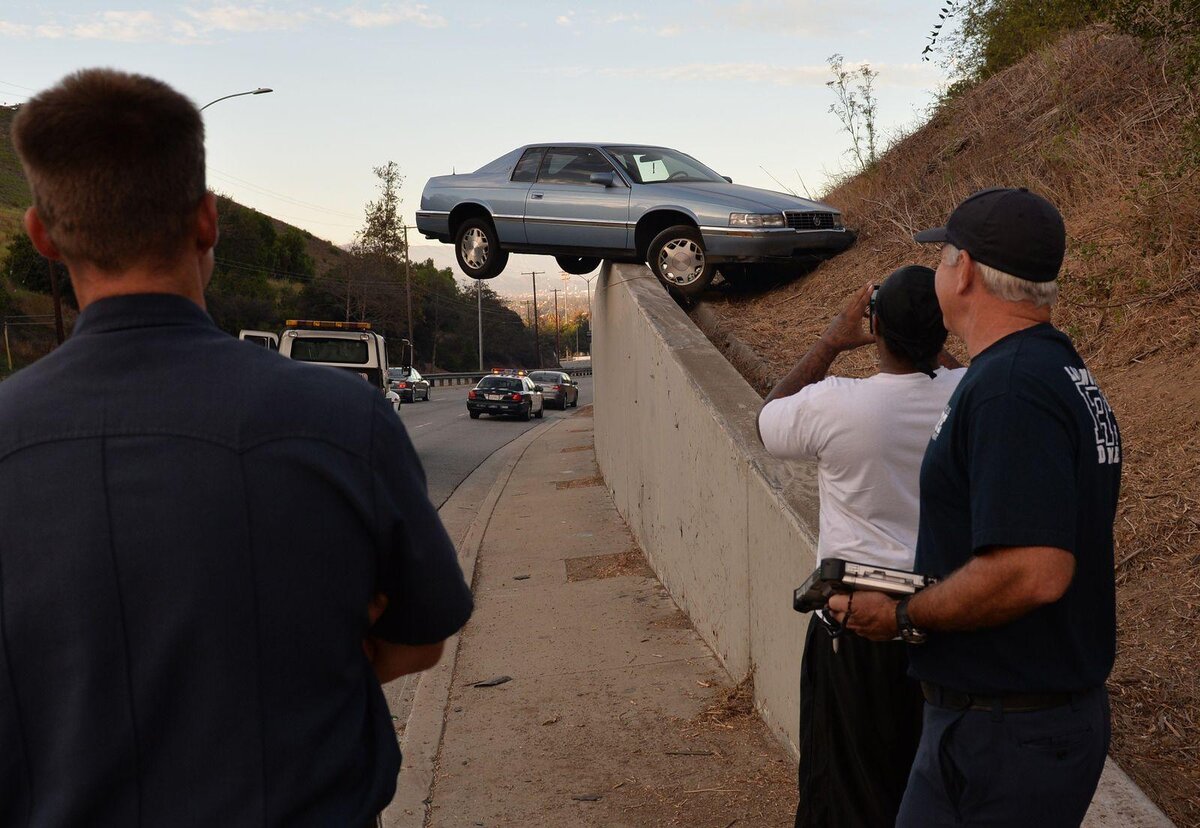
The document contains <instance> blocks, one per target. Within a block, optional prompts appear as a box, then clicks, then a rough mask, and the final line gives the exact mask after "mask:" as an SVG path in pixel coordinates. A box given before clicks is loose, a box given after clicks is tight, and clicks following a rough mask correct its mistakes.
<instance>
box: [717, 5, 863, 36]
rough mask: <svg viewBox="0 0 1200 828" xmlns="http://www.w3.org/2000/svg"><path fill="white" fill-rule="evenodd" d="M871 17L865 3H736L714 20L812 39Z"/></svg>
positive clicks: (844, 28) (745, 27) (720, 11)
mask: <svg viewBox="0 0 1200 828" xmlns="http://www.w3.org/2000/svg"><path fill="white" fill-rule="evenodd" d="M872 9H874V12H872ZM872 13H874V14H876V15H877V14H878V4H877V3H874V4H873V3H871V2H869V0H841V2H838V3H828V2H824V0H738V2H737V3H734V4H733V5H732V6H729V7H726V8H720V9H718V10H717V11H716V16H717V17H718V18H719V19H720V20H721V22H722V23H723V24H733V25H735V26H738V27H740V28H744V29H755V30H757V31H764V32H770V33H771V34H791V35H803V36H812V35H822V34H830V33H832V32H843V31H846V30H848V29H850V28H852V26H853V23H854V22H855V21H861V20H862V19H864V18H868V16H869V15H870V14H872ZM868 19H869V18H868Z"/></svg>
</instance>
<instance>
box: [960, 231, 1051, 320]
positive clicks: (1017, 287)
mask: <svg viewBox="0 0 1200 828" xmlns="http://www.w3.org/2000/svg"><path fill="white" fill-rule="evenodd" d="M942 251H943V252H942V256H943V257H944V261H945V262H946V264H948V265H956V264H958V256H959V253H960V252H962V251H960V250H959V249H958V248H957V247H955V246H954V245H952V244H947V245H945V247H943V248H942ZM973 264H974V265H975V267H976V268H977V269H978V270H979V275H980V276H981V277H982V278H983V284H984V285H985V286H986V287H987V289H988V292H989V293H991V294H992V295H993V296H995V297H997V298H999V299H1003V300H1004V301H1006V302H1032V303H1033V306H1034V307H1035V308H1040V307H1042V306H1045V307H1048V308H1049V307H1053V306H1054V303H1055V302H1057V301H1058V280H1054V281H1050V282H1031V281H1029V280H1028V279H1021V278H1018V277H1016V276H1010V275H1009V274H1007V273H1005V272H1004V271H1002V270H997V269H996V268H994V267H992V266H991V265H985V264H984V263H983V262H973Z"/></svg>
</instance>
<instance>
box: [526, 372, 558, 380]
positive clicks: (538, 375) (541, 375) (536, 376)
mask: <svg viewBox="0 0 1200 828" xmlns="http://www.w3.org/2000/svg"><path fill="white" fill-rule="evenodd" d="M529 378H530V379H531V380H533V381H534V382H549V383H556V382H561V381H562V376H561V375H560V374H555V373H552V372H550V371H534V372H533V373H532V374H530V375H529Z"/></svg>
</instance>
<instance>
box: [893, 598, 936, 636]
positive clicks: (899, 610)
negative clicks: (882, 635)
mask: <svg viewBox="0 0 1200 828" xmlns="http://www.w3.org/2000/svg"><path fill="white" fill-rule="evenodd" d="M910 598H912V596H911V595H905V596H904V597H903V598H901V599H900V600H899V601H897V602H896V628H897V629H898V630H899V631H900V638H901V640H902V641H904V642H905V643H906V644H924V643H925V639H926V638H928V636H927V635H926V634H925V631H924V630H919V629H917V628H916V627H914V626H913V622H912V619H911V618H909V617H908V601H909V599H910Z"/></svg>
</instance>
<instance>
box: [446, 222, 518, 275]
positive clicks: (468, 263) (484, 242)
mask: <svg viewBox="0 0 1200 828" xmlns="http://www.w3.org/2000/svg"><path fill="white" fill-rule="evenodd" d="M454 253H455V255H456V256H457V257H458V266H459V267H461V268H462V271H463V273H465V274H467V275H468V276H470V277H471V278H472V279H491V278H492V277H494V276H499V275H500V273H501V272H502V271H503V270H504V266H505V265H506V264H508V251H507V250H501V249H500V237H499V236H497V235H496V228H495V227H494V226H493V225H492V223H491V222H490V221H488V220H487V219H483V218H472V219H467V220H466V221H464V222H463V223H462V224H460V225H459V226H458V230H457V231H456V232H455V234H454Z"/></svg>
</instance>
